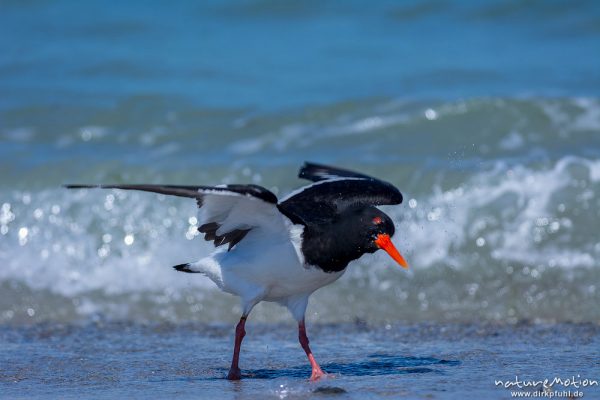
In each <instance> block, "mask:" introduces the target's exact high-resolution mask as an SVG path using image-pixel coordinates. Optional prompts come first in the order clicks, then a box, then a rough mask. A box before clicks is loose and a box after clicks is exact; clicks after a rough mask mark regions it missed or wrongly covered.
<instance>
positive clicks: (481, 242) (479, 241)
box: [475, 237, 485, 247]
mask: <svg viewBox="0 0 600 400" xmlns="http://www.w3.org/2000/svg"><path fill="white" fill-rule="evenodd" d="M475 243H476V244H477V247H483V246H485V239H484V238H482V237H478V238H477V240H476V241H475Z"/></svg>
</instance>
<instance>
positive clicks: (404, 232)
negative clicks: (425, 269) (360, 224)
mask: <svg viewBox="0 0 600 400" xmlns="http://www.w3.org/2000/svg"><path fill="white" fill-rule="evenodd" d="M599 169H600V160H587V159H581V158H576V157H565V158H563V159H561V160H559V161H558V162H556V163H555V164H554V165H553V166H552V167H551V168H549V169H543V170H532V169H529V168H526V167H522V166H519V167H515V168H509V167H507V166H504V165H502V164H499V165H498V166H497V167H496V168H494V169H493V170H492V171H487V172H482V173H479V174H477V175H475V176H474V177H473V178H471V179H470V180H469V181H468V182H467V183H465V184H463V185H461V186H460V187H457V188H453V189H450V190H446V191H442V190H436V191H435V193H434V194H432V195H430V196H428V197H425V198H422V199H416V200H415V202H414V203H413V204H418V205H417V206H415V207H414V208H411V209H403V210H402V211H400V212H397V214H396V219H397V220H399V221H400V222H399V227H398V232H399V233H400V236H399V237H400V239H399V240H401V241H402V242H404V243H406V244H407V245H408V246H409V247H410V253H409V254H410V257H409V258H411V259H412V262H411V263H412V264H415V265H419V266H433V265H436V264H448V265H451V266H454V267H457V268H459V267H465V266H466V265H471V264H473V261H472V256H473V255H476V256H477V257H479V256H480V255H481V254H484V255H487V256H488V257H489V260H492V261H494V260H495V261H497V262H502V261H510V262H515V263H519V264H523V265H532V264H536V265H537V264H540V265H545V266H550V267H553V266H560V267H565V268H573V267H593V266H596V265H597V263H596V262H595V261H594V252H595V250H594V249H596V248H597V246H595V245H596V239H594V238H593V237H591V236H590V237H589V238H588V239H587V240H585V239H584V241H581V239H580V238H581V237H584V238H585V237H587V236H586V232H585V230H586V229H589V224H578V223H577V220H578V219H583V220H584V221H585V220H586V219H587V220H589V219H590V218H595V217H596V215H595V211H594V210H595V209H594V208H590V207H589V206H590V204H593V203H592V202H593V201H594V199H595V198H596V196H597V194H598V193H597V192H598V190H599V189H600V188H598V186H597V185H595V183H597V182H598V181H599V173H598V171H599ZM574 182H582V183H579V186H577V187H574V186H573V183H574ZM584 225H585V226H584ZM575 238H579V239H578V240H575Z"/></svg>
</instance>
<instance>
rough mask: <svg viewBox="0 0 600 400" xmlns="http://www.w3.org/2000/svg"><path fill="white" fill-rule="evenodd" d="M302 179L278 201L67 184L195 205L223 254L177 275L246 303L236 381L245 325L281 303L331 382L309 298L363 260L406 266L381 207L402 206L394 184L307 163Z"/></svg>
mask: <svg viewBox="0 0 600 400" xmlns="http://www.w3.org/2000/svg"><path fill="white" fill-rule="evenodd" d="M299 177H300V178H304V179H308V180H310V181H312V182H313V183H312V184H310V185H308V186H305V187H302V188H300V189H298V190H296V191H295V192H293V193H291V194H289V195H288V196H286V197H285V198H283V199H281V200H278V199H277V196H275V194H273V193H272V192H271V191H269V190H267V189H265V188H264V187H261V186H258V185H219V186H178V185H66V187H67V188H72V189H77V188H105V189H125V190H143V191H147V192H154V193H161V194H165V195H173V196H181V197H189V198H192V199H195V200H196V202H197V203H198V207H199V209H200V210H199V217H198V221H199V227H198V230H199V231H200V233H202V234H204V239H205V240H207V241H212V242H214V245H215V251H214V252H213V253H212V254H211V255H209V256H207V257H205V258H202V259H201V260H199V261H196V262H192V263H187V264H180V265H177V266H175V267H174V268H175V269H176V270H177V271H182V272H191V273H200V274H204V275H206V276H207V277H208V278H210V279H211V280H212V281H213V282H214V283H215V284H216V285H217V286H218V287H219V288H220V289H221V290H223V291H225V292H227V293H231V294H234V295H236V296H239V297H240V298H241V303H242V310H243V312H242V316H241V318H240V321H239V323H238V324H237V327H236V329H235V345H234V351H233V360H232V362H231V368H230V370H229V374H228V379H232V380H237V379H240V377H241V373H240V369H239V366H238V362H239V352H240V346H241V343H242V339H243V338H244V336H245V334H246V332H245V329H244V325H245V322H246V318H247V317H248V315H249V314H250V312H251V311H252V308H253V307H254V306H255V305H256V304H258V303H259V302H261V301H270V302H276V303H279V304H281V305H283V306H285V307H287V308H288V309H289V311H290V312H291V313H292V315H293V317H294V318H295V319H296V321H298V333H299V340H300V344H301V346H302V348H303V349H304V351H305V352H306V355H307V357H308V360H309V362H310V365H311V367H312V374H311V377H310V379H311V380H317V379H319V378H321V377H322V376H324V375H325V373H324V372H323V371H322V370H321V367H320V366H319V364H318V363H317V362H316V361H315V358H314V357H313V355H312V352H311V350H310V347H309V345H308V338H307V336H306V328H305V324H304V314H305V311H306V306H307V304H308V298H309V296H310V295H311V294H312V293H313V292H314V291H315V290H317V289H319V288H321V287H323V286H325V285H328V284H330V283H332V282H334V281H336V280H337V279H339V278H340V277H341V276H342V275H343V274H344V271H345V269H346V267H347V266H348V264H349V263H350V262H351V261H353V260H356V259H358V258H360V257H361V256H362V255H363V254H366V253H374V252H376V251H377V250H379V249H382V250H384V251H386V252H387V253H388V254H389V255H390V256H391V257H392V258H393V259H394V260H395V261H396V262H398V263H399V264H400V265H401V266H402V267H404V268H408V265H407V263H406V261H405V260H404V258H403V257H402V256H401V255H400V253H399V252H398V250H397V249H396V248H395V247H394V245H393V244H392V242H391V237H392V236H393V235H394V223H393V222H392V220H391V218H390V217H389V216H388V215H386V214H385V213H383V212H382V211H380V210H379V209H377V208H376V207H375V206H380V205H393V204H400V203H401V202H402V194H401V193H400V191H399V190H398V189H397V188H396V187H394V186H393V185H392V184H390V183H388V182H384V181H382V180H379V179H376V178H373V177H370V176H367V175H364V174H361V173H358V172H353V171H349V170H345V169H340V168H335V167H328V166H325V165H318V164H313V163H305V164H304V166H303V167H302V168H301V169H300V173H299Z"/></svg>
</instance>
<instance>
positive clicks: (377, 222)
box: [373, 217, 383, 225]
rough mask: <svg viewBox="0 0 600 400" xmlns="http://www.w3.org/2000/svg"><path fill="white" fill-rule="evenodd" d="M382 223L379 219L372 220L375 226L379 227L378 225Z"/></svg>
mask: <svg viewBox="0 0 600 400" xmlns="http://www.w3.org/2000/svg"><path fill="white" fill-rule="evenodd" d="M382 222H383V220H382V219H381V218H380V217H375V218H373V223H374V224H375V225H379V224H381V223H382Z"/></svg>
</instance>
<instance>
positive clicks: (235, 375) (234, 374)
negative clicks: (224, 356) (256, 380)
mask: <svg viewBox="0 0 600 400" xmlns="http://www.w3.org/2000/svg"><path fill="white" fill-rule="evenodd" d="M244 325H246V316H242V318H240V322H238V324H237V326H236V327H235V345H234V347H233V359H232V360H231V368H230V369H229V374H228V375H227V379H229V380H230V381H238V380H240V378H241V377H242V373H241V371H240V367H239V365H238V364H239V361H240V347H241V346H242V340H243V339H244V336H246V330H245V329H244Z"/></svg>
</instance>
